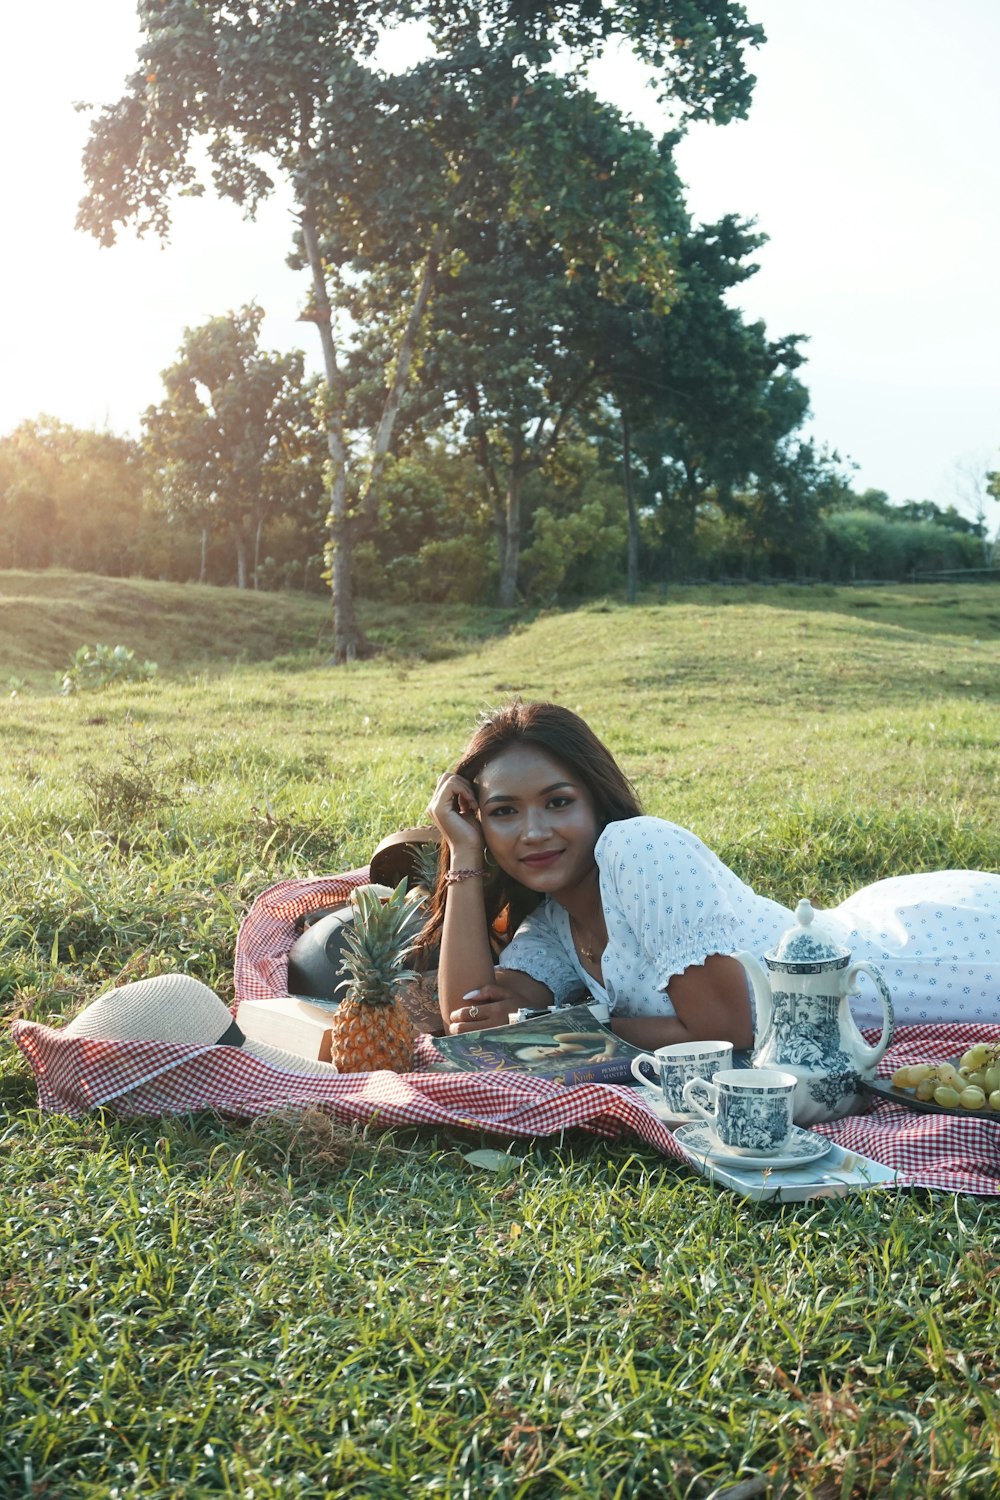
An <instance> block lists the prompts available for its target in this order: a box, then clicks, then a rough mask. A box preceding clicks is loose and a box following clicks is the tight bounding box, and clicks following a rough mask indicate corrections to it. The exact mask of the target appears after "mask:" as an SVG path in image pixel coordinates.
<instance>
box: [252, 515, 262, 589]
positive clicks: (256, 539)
mask: <svg viewBox="0 0 1000 1500" xmlns="http://www.w3.org/2000/svg"><path fill="white" fill-rule="evenodd" d="M263 529H264V517H263V516H258V517H257V528H256V530H255V531H254V535H253V591H254V593H256V592H257V590H258V588H259V587H260V582H259V580H258V577H257V575H258V573H259V572H260V534H261V532H262V531H263Z"/></svg>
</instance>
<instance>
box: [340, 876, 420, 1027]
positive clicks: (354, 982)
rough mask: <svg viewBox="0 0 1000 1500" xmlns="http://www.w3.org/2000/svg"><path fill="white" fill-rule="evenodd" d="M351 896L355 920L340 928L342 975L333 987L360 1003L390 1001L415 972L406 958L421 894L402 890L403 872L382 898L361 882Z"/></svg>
mask: <svg viewBox="0 0 1000 1500" xmlns="http://www.w3.org/2000/svg"><path fill="white" fill-rule="evenodd" d="M351 900H352V902H353V905H354V923H353V926H352V927H351V928H350V930H349V931H347V932H345V934H344V947H345V950H346V951H345V953H344V957H343V959H342V961H341V965H340V972H341V974H346V975H347V978H346V979H345V980H343V982H342V983H341V984H339V985H338V986H337V988H338V989H341V990H347V992H348V994H349V995H350V996H351V997H352V998H353V999H355V1000H359V1001H361V1002H362V1003H363V1004H365V1005H391V1004H392V1002H393V999H394V997H395V992H396V990H397V989H398V988H399V986H400V985H402V984H406V983H408V982H409V981H410V980H411V979H417V978H419V975H418V974H417V973H416V971H415V970H413V969H408V968H406V967H405V961H406V957H407V955H408V953H409V952H410V951H411V949H412V947H413V943H414V940H415V938H416V936H417V933H418V932H419V930H420V928H421V927H422V926H423V923H424V917H425V912H424V902H423V898H422V896H421V895H419V894H418V893H417V892H416V891H414V892H412V893H411V894H410V895H407V891H406V880H405V878H404V879H403V880H401V881H400V882H399V884H398V885H397V887H396V889H395V890H394V891H393V893H392V895H391V896H389V897H388V899H387V900H385V901H383V900H382V898H381V897H380V896H379V894H378V892H377V891H374V890H372V888H371V887H370V886H360V887H359V888H358V889H357V890H356V891H354V892H353V893H352V897H351Z"/></svg>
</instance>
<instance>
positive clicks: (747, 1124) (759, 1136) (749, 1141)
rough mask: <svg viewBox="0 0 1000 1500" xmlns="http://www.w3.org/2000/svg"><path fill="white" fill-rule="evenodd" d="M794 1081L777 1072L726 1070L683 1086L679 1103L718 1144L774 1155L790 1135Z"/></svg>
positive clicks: (747, 1069) (756, 1069) (758, 1154)
mask: <svg viewBox="0 0 1000 1500" xmlns="http://www.w3.org/2000/svg"><path fill="white" fill-rule="evenodd" d="M796 1081H797V1080H796V1078H795V1075H794V1073H782V1072H780V1071H779V1070H778V1069H777V1068H728V1069H723V1070H722V1071H721V1072H719V1073H716V1075H715V1077H714V1078H713V1079H711V1080H705V1079H704V1078H694V1079H692V1080H691V1082H690V1083H686V1084H685V1085H684V1103H685V1104H686V1105H687V1107H688V1109H693V1110H694V1111H695V1113H696V1114H699V1115H701V1117H702V1119H704V1120H707V1121H708V1123H709V1125H710V1126H711V1129H712V1132H713V1134H714V1135H715V1136H716V1137H717V1139H718V1141H719V1144H720V1145H722V1146H725V1147H727V1148H728V1149H729V1150H730V1151H736V1152H740V1151H746V1152H749V1153H752V1154H753V1155H755V1156H765V1155H767V1154H768V1153H769V1152H772V1151H773V1152H778V1151H780V1150H781V1148H782V1147H783V1146H784V1145H785V1143H786V1141H787V1140H788V1137H789V1136H790V1135H791V1133H792V1106H793V1104H794V1102H795V1084H796ZM701 1101H705V1102H704V1103H703V1102H701ZM706 1104H710V1105H711V1106H712V1108H710V1109H708V1108H706V1107H705V1106H706Z"/></svg>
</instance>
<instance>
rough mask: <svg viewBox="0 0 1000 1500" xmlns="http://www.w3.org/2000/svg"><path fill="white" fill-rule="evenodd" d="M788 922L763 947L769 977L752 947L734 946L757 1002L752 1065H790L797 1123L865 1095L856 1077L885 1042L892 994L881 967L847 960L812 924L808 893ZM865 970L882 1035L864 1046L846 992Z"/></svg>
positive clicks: (842, 1108) (835, 1111)
mask: <svg viewBox="0 0 1000 1500" xmlns="http://www.w3.org/2000/svg"><path fill="white" fill-rule="evenodd" d="M795 916H796V926H795V927H792V928H789V930H788V932H786V933H785V934H784V936H783V937H782V938H781V940H780V942H779V943H778V944H777V946H776V947H775V949H774V952H773V953H766V954H765V955H764V963H765V964H766V965H767V968H768V971H769V974H770V977H768V974H765V972H764V969H763V968H762V966H761V964H760V963H759V962H758V960H757V959H756V958H755V957H754V955H753V954H752V953H736V954H734V955H733V956H734V957H735V958H738V959H739V961H740V963H741V964H742V965H743V967H744V969H746V971H747V974H748V975H749V976H750V983H751V985H752V986H753V995H754V1002H755V1005H756V1008H757V1024H756V1035H755V1042H754V1052H753V1065H754V1067H755V1068H780V1069H782V1070H783V1071H784V1072H787V1073H794V1074H795V1077H796V1078H797V1080H798V1082H797V1084H796V1086H795V1102H794V1106H793V1113H794V1118H795V1123H796V1125H815V1124H816V1123H817V1122H818V1121H819V1120H838V1119H840V1117H841V1116H842V1115H849V1114H853V1113H855V1112H857V1111H858V1110H859V1109H860V1108H861V1106H862V1104H863V1102H864V1098H865V1096H864V1094H863V1093H862V1091H861V1080H862V1078H874V1076H875V1068H876V1065H877V1063H878V1061H879V1059H880V1058H881V1057H882V1055H883V1053H884V1052H885V1051H886V1048H887V1047H888V1046H889V1043H890V1042H891V1041H892V1033H893V1029H894V1026H895V1020H894V1016H893V1009H892V998H891V996H890V994H889V989H888V986H887V985H886V983H885V980H884V979H883V978H882V975H881V974H880V973H879V971H878V970H877V969H876V968H874V967H873V965H872V964H870V963H866V962H864V961H863V960H862V961H861V962H859V963H856V964H852V963H851V955H850V953H849V952H848V950H847V949H846V948H842V947H840V946H839V944H837V943H834V942H831V941H830V940H829V939H827V938H825V937H822V936H821V935H820V934H819V933H818V932H814V931H813V930H812V921H813V917H814V916H815V912H814V911H813V908H812V905H811V903H810V902H808V901H800V902H799V904H798V906H797V907H796V908H795ZM861 973H864V974H868V975H869V976H870V977H871V978H872V980H873V981H874V983H875V986H876V988H877V989H878V992H879V995H880V997H881V1000H882V1006H883V1009H884V1012H885V1015H884V1019H883V1022H882V1035H881V1037H880V1038H879V1040H878V1042H877V1044H876V1045H875V1046H874V1047H869V1046H868V1044H867V1043H866V1042H865V1039H864V1037H863V1036H862V1035H861V1032H860V1031H859V1030H858V1028H857V1025H856V1024H855V1021H854V1017H853V1016H852V1015H851V1008H850V997H851V995H856V994H857V993H858V986H857V977H858V975H859V974H861Z"/></svg>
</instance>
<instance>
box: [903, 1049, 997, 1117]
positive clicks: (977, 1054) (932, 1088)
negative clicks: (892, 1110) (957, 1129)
mask: <svg viewBox="0 0 1000 1500" xmlns="http://www.w3.org/2000/svg"><path fill="white" fill-rule="evenodd" d="M892 1086H893V1088H897V1089H912V1090H913V1092H914V1093H915V1094H916V1096H917V1098H918V1099H920V1100H922V1101H923V1102H924V1103H925V1104H927V1103H930V1102H931V1101H933V1102H934V1103H935V1104H940V1105H941V1107H942V1108H943V1109H996V1110H1000V1046H997V1047H990V1046H988V1045H987V1044H986V1043H985V1042H977V1043H976V1044H975V1046H973V1047H970V1048H969V1050H968V1052H963V1054H962V1056H961V1057H960V1058H959V1061H958V1063H957V1064H956V1063H950V1062H942V1063H914V1064H913V1066H912V1067H909V1068H897V1069H896V1071H895V1073H893V1075H892Z"/></svg>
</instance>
